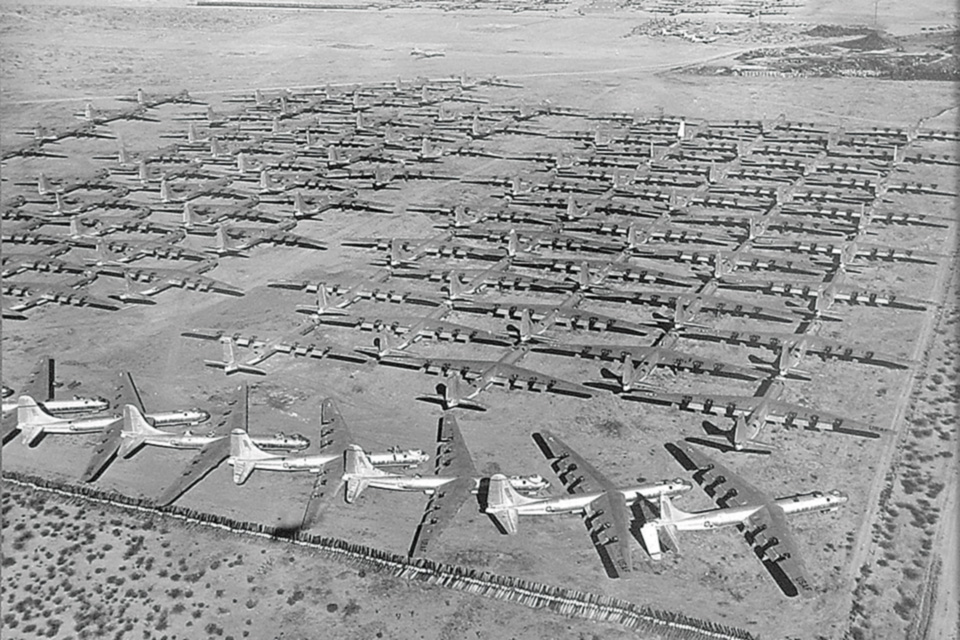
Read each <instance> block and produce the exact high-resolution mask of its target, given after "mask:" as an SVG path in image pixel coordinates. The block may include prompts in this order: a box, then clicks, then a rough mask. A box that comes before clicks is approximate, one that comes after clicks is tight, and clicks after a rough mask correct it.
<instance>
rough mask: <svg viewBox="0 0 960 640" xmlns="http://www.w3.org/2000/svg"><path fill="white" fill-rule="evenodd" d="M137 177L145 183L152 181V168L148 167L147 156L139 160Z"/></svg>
mask: <svg viewBox="0 0 960 640" xmlns="http://www.w3.org/2000/svg"><path fill="white" fill-rule="evenodd" d="M137 179H138V180H139V181H140V182H142V183H144V184H146V183H147V182H149V181H150V169H148V168H147V159H146V158H140V161H139V162H137Z"/></svg>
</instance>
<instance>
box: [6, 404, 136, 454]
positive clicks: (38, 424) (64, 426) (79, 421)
mask: <svg viewBox="0 0 960 640" xmlns="http://www.w3.org/2000/svg"><path fill="white" fill-rule="evenodd" d="M116 421H117V417H116V416H100V417H90V418H82V417H77V418H57V417H54V416H53V415H51V414H49V413H47V412H46V411H44V410H43V409H42V408H40V405H38V404H37V402H36V400H34V399H33V398H31V397H30V396H28V395H22V396H20V397H19V398H18V399H17V428H18V429H19V430H20V433H21V435H22V442H23V444H24V445H26V446H34V445H35V444H36V443H37V442H38V441H39V440H40V438H41V437H43V436H44V435H45V434H47V433H67V434H71V433H96V432H98V431H103V430H104V429H106V428H107V427H109V426H110V425H111V424H112V423H114V422H116Z"/></svg>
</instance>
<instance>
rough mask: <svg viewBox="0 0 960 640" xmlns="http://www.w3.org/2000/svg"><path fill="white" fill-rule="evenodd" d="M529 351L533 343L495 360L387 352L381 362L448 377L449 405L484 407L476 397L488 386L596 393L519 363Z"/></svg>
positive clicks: (446, 395)
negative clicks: (464, 389) (462, 382)
mask: <svg viewBox="0 0 960 640" xmlns="http://www.w3.org/2000/svg"><path fill="white" fill-rule="evenodd" d="M529 353H530V345H522V346H519V347H512V348H510V349H507V350H506V351H505V352H504V353H503V355H502V356H500V357H499V358H498V359H496V360H464V359H461V358H425V357H423V356H416V355H413V354H407V353H404V354H402V355H385V356H383V357H382V358H380V360H379V362H380V363H381V364H389V365H392V366H396V367H402V368H407V369H419V370H421V371H423V372H425V373H431V374H435V375H443V376H446V380H447V381H446V382H445V383H444V384H443V385H441V386H442V387H443V392H442V393H443V396H442V397H441V401H442V402H443V403H444V405H445V406H446V408H452V407H455V406H464V407H473V408H478V409H482V408H483V407H482V406H481V405H478V404H477V403H476V400H475V399H476V397H477V396H478V395H480V393H481V392H483V391H484V390H485V389H487V388H489V387H491V386H493V385H500V386H503V387H506V388H508V389H513V388H517V387H520V388H527V389H530V390H531V391H550V392H552V393H560V394H564V395H573V396H578V397H582V398H589V397H591V396H593V393H592V392H591V391H590V389H588V388H586V387H584V386H583V385H580V384H576V383H574V382H568V381H566V380H561V379H560V378H555V377H553V376H550V375H547V374H545V373H540V372H538V371H533V370H532V369H524V368H522V367H518V366H517V364H516V363H517V362H519V361H520V360H522V359H523V358H524V357H526V356H527V354H529ZM460 378H463V379H464V380H465V381H466V382H467V383H468V385H469V386H468V393H466V394H463V393H462V392H461V391H460V382H459V381H460Z"/></svg>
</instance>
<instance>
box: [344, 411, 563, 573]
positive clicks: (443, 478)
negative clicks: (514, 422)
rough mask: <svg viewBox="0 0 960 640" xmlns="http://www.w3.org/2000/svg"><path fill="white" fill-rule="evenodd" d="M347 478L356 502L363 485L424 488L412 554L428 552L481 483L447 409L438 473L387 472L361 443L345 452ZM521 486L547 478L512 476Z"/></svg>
mask: <svg viewBox="0 0 960 640" xmlns="http://www.w3.org/2000/svg"><path fill="white" fill-rule="evenodd" d="M344 460H345V462H344V474H343V481H344V483H345V484H346V490H345V493H344V498H345V500H346V501H347V502H349V503H352V502H355V501H356V500H357V499H358V498H359V497H360V494H361V493H362V492H363V490H364V489H366V488H367V487H375V488H379V489H388V490H393V491H418V492H420V491H422V492H423V493H426V494H427V495H429V496H430V500H429V501H428V502H427V506H426V509H425V510H424V515H423V519H422V520H421V522H420V526H419V527H417V532H416V534H415V535H414V539H413V543H412V545H411V546H410V551H409V555H411V556H422V555H425V554H426V553H427V551H428V550H429V548H430V546H431V544H433V542H434V540H436V539H437V538H438V537H439V536H440V534H441V533H442V532H443V530H444V529H446V527H447V526H448V525H449V524H450V522H451V521H452V520H453V519H454V517H456V515H457V513H458V512H459V511H460V509H461V507H462V506H463V503H464V502H466V500H467V499H468V498H469V497H470V496H471V494H474V493H477V491H478V489H479V486H480V481H479V480H478V477H477V476H478V474H477V469H476V467H475V466H474V463H473V459H472V458H471V456H470V451H469V450H468V449H467V445H466V443H465V442H464V440H463V434H462V433H461V432H460V427H459V425H458V424H457V419H456V417H455V416H454V415H453V414H452V413H449V412H445V413H444V414H443V417H442V418H441V419H440V425H439V434H438V438H437V454H436V457H435V460H434V462H435V472H434V475H432V476H420V475H418V476H407V475H399V474H393V473H387V472H385V471H382V470H380V469H377V468H375V467H374V466H373V464H372V461H371V459H370V457H368V456H367V454H366V453H365V452H364V451H363V450H362V449H360V448H359V447H356V446H352V447H350V448H348V449H347V450H346V453H345V458H344ZM508 482H513V485H514V486H516V487H519V488H521V489H523V490H528V491H539V490H541V489H543V488H544V487H545V486H546V484H547V483H546V482H545V481H544V480H543V478H541V477H539V476H529V477H517V478H512V479H510V480H508Z"/></svg>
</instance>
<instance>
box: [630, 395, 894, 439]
mask: <svg viewBox="0 0 960 640" xmlns="http://www.w3.org/2000/svg"><path fill="white" fill-rule="evenodd" d="M784 390H785V386H784V383H783V381H782V380H776V379H774V380H766V381H764V382H762V383H761V384H760V386H759V387H758V388H757V391H756V393H755V394H754V395H753V396H727V395H714V394H703V393H670V392H664V391H660V390H642V391H636V393H635V395H632V396H630V399H631V400H638V401H641V402H651V403H654V404H667V405H671V406H676V407H677V408H679V409H683V410H686V411H697V412H703V413H710V414H714V415H720V416H726V417H729V418H732V419H733V420H734V424H733V428H732V429H730V430H729V431H727V432H724V433H723V434H722V436H721V441H720V442H717V443H713V444H714V445H715V446H720V447H728V446H729V447H732V448H733V449H734V450H738V451H739V450H747V449H748V448H750V449H751V450H753V449H754V445H758V446H759V447H767V448H768V447H769V446H770V445H769V444H768V443H764V442H760V441H759V440H758V438H759V437H760V435H762V433H763V431H764V429H765V428H766V426H767V424H768V423H770V422H773V423H777V424H782V425H783V426H784V427H786V428H790V427H803V428H806V429H809V430H812V431H836V432H838V433H845V434H848V435H853V436H859V437H862V438H879V437H880V436H881V434H883V433H885V432H887V431H889V429H885V428H882V427H877V426H875V425H873V424H869V423H866V422H862V421H859V420H853V419H851V418H846V417H843V416H840V415H838V414H835V413H830V412H827V411H822V410H820V409H818V408H815V407H814V408H811V407H804V406H801V405H799V404H795V403H791V402H785V401H783V400H781V399H780V398H781V396H782V395H783V392H784ZM711 442H712V441H711Z"/></svg>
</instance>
